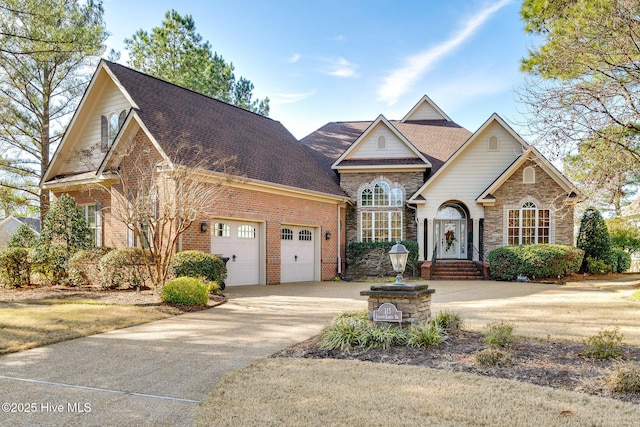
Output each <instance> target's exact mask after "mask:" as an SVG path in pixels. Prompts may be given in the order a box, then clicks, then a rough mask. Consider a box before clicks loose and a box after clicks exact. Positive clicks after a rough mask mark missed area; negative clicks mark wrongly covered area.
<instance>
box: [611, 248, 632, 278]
mask: <svg viewBox="0 0 640 427" xmlns="http://www.w3.org/2000/svg"><path fill="white" fill-rule="evenodd" d="M611 256H612V259H613V264H614V268H613V270H614V272H615V273H624V272H625V271H627V270H629V268H631V255H629V254H628V253H627V252H626V251H625V250H624V249H620V248H613V249H612V250H611Z"/></svg>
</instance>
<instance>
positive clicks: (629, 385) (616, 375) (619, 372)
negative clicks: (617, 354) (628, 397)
mask: <svg viewBox="0 0 640 427" xmlns="http://www.w3.org/2000/svg"><path fill="white" fill-rule="evenodd" d="M605 383H606V384H607V388H608V389H609V391H611V392H612V393H620V394H634V393H640V365H639V364H637V363H633V362H629V363H620V364H618V365H617V366H616V367H615V369H614V370H613V372H611V375H609V376H608V377H607V378H606V380H605Z"/></svg>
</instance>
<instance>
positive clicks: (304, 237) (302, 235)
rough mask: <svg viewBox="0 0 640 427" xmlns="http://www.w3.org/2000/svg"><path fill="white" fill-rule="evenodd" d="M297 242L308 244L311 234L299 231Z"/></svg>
mask: <svg viewBox="0 0 640 427" xmlns="http://www.w3.org/2000/svg"><path fill="white" fill-rule="evenodd" d="M298 240H302V241H306V242H310V241H311V232H310V231H309V230H301V231H300V233H298Z"/></svg>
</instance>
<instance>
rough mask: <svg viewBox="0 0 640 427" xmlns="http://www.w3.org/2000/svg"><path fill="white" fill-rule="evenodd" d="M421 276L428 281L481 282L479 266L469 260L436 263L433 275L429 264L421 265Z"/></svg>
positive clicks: (481, 275)
mask: <svg viewBox="0 0 640 427" xmlns="http://www.w3.org/2000/svg"><path fill="white" fill-rule="evenodd" d="M427 264H428V265H427ZM421 273H422V274H421V276H422V277H423V278H424V279H430V280H482V279H483V278H484V277H483V273H482V267H481V266H480V264H478V263H476V262H475V261H470V260H458V259H456V260H443V259H439V260H438V262H436V266H435V269H434V271H433V273H432V272H431V262H428V263H424V264H423V265H422V271H421Z"/></svg>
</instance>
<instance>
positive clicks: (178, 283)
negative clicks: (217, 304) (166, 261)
mask: <svg viewBox="0 0 640 427" xmlns="http://www.w3.org/2000/svg"><path fill="white" fill-rule="evenodd" d="M161 297H162V301H163V302H166V303H168V304H181V305H206V304H207V302H209V288H208V286H207V285H205V284H204V283H203V282H202V280H200V279H196V278H195V277H178V278H176V279H173V280H170V281H169V282H167V283H166V284H165V285H164V286H163V287H162V291H161Z"/></svg>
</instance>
